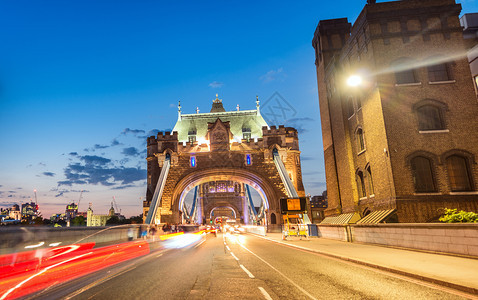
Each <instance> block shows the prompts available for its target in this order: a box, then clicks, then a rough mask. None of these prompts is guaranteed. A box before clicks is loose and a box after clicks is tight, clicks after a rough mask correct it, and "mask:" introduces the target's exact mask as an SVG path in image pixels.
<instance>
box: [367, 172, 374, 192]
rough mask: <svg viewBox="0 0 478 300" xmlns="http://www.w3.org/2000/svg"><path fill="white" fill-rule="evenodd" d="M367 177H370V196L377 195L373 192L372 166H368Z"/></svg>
mask: <svg viewBox="0 0 478 300" xmlns="http://www.w3.org/2000/svg"><path fill="white" fill-rule="evenodd" d="M367 177H368V192H369V193H370V195H373V194H375V192H374V190H373V177H372V169H371V168H370V166H367Z"/></svg>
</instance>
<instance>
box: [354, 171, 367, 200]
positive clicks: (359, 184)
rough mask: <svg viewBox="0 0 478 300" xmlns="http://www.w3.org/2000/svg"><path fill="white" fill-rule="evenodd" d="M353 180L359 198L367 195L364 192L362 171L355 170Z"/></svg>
mask: <svg viewBox="0 0 478 300" xmlns="http://www.w3.org/2000/svg"><path fill="white" fill-rule="evenodd" d="M355 180H356V181H357V192H358V197H359V198H363V197H367V194H366V193H365V183H364V180H363V173H362V171H358V172H357V174H356V175H355Z"/></svg>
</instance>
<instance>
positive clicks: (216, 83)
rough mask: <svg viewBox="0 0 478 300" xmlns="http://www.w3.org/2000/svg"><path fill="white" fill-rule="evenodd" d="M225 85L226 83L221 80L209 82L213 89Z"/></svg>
mask: <svg viewBox="0 0 478 300" xmlns="http://www.w3.org/2000/svg"><path fill="white" fill-rule="evenodd" d="M223 85H224V83H222V82H219V81H213V82H211V83H210V84H209V87H212V88H213V89H217V88H221V87H222V86H223Z"/></svg>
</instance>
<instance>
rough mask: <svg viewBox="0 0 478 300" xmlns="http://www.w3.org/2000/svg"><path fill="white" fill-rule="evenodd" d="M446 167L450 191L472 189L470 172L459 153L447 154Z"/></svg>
mask: <svg viewBox="0 0 478 300" xmlns="http://www.w3.org/2000/svg"><path fill="white" fill-rule="evenodd" d="M446 167H447V170H448V178H449V180H450V187H451V191H452V192H463V191H471V190H472V184H471V177H470V172H469V170H468V163H467V161H466V158H465V157H463V156H459V155H452V156H449V157H448V158H447V159H446Z"/></svg>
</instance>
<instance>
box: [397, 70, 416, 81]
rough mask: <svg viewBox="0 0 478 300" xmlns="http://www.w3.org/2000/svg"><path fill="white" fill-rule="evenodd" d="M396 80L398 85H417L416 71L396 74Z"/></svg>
mask: <svg viewBox="0 0 478 300" xmlns="http://www.w3.org/2000/svg"><path fill="white" fill-rule="evenodd" d="M395 80H396V83H397V84H407V83H416V82H417V79H416V78H415V71H414V70H404V71H399V72H395Z"/></svg>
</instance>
